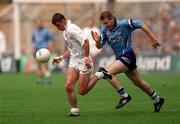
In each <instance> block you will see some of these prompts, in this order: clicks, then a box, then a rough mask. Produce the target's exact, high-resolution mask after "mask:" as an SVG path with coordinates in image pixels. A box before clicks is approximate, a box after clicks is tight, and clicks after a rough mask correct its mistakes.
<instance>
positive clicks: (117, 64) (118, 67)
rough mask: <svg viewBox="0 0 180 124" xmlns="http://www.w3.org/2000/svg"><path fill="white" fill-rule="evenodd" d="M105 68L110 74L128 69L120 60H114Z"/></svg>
mask: <svg viewBox="0 0 180 124" xmlns="http://www.w3.org/2000/svg"><path fill="white" fill-rule="evenodd" d="M107 70H108V72H109V73H110V74H113V75H115V74H118V73H122V72H126V71H128V68H127V67H126V66H125V65H124V64H123V63H122V62H121V61H120V60H116V61H114V62H113V63H112V64H111V65H110V66H108V67H107Z"/></svg>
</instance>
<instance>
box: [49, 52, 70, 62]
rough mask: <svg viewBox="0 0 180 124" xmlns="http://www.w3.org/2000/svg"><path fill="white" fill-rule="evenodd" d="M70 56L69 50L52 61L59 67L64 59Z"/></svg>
mask: <svg viewBox="0 0 180 124" xmlns="http://www.w3.org/2000/svg"><path fill="white" fill-rule="evenodd" d="M69 56H70V51H69V49H67V50H66V51H65V52H64V53H63V54H62V55H60V56H58V57H55V58H54V59H53V61H52V64H53V65H58V64H59V63H60V62H61V61H62V60H63V59H65V58H67V57H69Z"/></svg>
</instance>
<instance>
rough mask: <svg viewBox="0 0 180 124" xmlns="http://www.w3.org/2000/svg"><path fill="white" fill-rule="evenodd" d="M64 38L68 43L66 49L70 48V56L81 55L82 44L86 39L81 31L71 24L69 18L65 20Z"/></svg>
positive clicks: (82, 52) (82, 51) (82, 54)
mask: <svg viewBox="0 0 180 124" xmlns="http://www.w3.org/2000/svg"><path fill="white" fill-rule="evenodd" d="M63 36H64V39H65V40H66V42H67V44H68V49H69V50H70V53H71V56H72V57H83V56H84V50H83V47H82V46H83V44H84V41H85V40H86V39H87V37H86V35H84V33H83V31H82V30H81V29H80V28H79V27H78V26H77V25H75V24H72V23H71V21H70V20H67V26H66V27H65V30H64V31H63Z"/></svg>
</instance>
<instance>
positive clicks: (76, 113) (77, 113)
mask: <svg viewBox="0 0 180 124" xmlns="http://www.w3.org/2000/svg"><path fill="white" fill-rule="evenodd" d="M71 113H72V114H74V115H79V108H71Z"/></svg>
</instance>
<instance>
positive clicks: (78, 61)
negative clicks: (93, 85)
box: [69, 56, 94, 74]
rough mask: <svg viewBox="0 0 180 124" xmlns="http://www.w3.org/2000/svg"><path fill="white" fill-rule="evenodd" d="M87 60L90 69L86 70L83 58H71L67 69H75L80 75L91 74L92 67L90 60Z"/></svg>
mask: <svg viewBox="0 0 180 124" xmlns="http://www.w3.org/2000/svg"><path fill="white" fill-rule="evenodd" d="M89 59H90V65H91V69H88V68H87V66H86V65H85V62H84V58H79V57H72V56H71V58H70V60H69V67H70V68H75V69H76V70H77V71H79V73H80V74H92V73H93V71H94V66H93V61H92V58H91V57H89Z"/></svg>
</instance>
